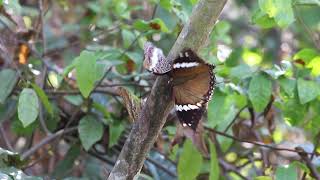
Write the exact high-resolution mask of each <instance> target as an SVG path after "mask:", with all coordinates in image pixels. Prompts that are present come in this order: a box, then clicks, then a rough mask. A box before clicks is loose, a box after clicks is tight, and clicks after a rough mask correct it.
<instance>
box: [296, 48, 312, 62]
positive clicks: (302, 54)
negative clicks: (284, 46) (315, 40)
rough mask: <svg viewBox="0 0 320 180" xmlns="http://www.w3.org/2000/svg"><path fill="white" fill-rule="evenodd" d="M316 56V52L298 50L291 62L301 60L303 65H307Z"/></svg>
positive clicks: (306, 49)
mask: <svg viewBox="0 0 320 180" xmlns="http://www.w3.org/2000/svg"><path fill="white" fill-rule="evenodd" d="M317 54H318V53H317V51H316V50H314V49H308V48H305V49H302V50H300V51H299V52H298V53H297V54H295V55H294V56H293V60H298V59H301V60H303V61H304V62H305V63H309V62H310V61H311V59H313V58H315V57H316V56H317Z"/></svg>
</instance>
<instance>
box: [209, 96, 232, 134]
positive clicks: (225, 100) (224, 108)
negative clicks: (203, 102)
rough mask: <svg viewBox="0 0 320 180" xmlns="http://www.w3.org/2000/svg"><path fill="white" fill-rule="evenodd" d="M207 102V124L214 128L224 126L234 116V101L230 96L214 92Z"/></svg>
mask: <svg viewBox="0 0 320 180" xmlns="http://www.w3.org/2000/svg"><path fill="white" fill-rule="evenodd" d="M212 99H214V100H212V101H210V102H209V107H208V123H209V126H210V127H212V128H214V127H215V126H217V125H219V124H224V123H226V122H228V121H229V120H230V119H233V118H234V116H235V115H236V111H237V110H236V108H235V105H234V103H235V101H234V99H233V97H232V96H227V95H225V94H223V93H221V92H220V91H216V92H215V93H214V95H213V97H212Z"/></svg>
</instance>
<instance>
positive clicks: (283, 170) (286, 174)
mask: <svg viewBox="0 0 320 180" xmlns="http://www.w3.org/2000/svg"><path fill="white" fill-rule="evenodd" d="M275 179H276V180H287V179H298V174H297V170H296V167H295V166H293V165H292V164H290V165H289V166H288V167H284V166H279V167H278V168H277V170H276V178H275Z"/></svg>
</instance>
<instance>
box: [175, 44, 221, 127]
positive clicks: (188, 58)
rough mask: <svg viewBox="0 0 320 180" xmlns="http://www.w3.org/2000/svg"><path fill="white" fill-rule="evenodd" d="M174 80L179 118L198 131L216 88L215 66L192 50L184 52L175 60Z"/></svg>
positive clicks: (184, 123)
mask: <svg viewBox="0 0 320 180" xmlns="http://www.w3.org/2000/svg"><path fill="white" fill-rule="evenodd" d="M172 79H173V85H174V86H173V94H174V98H175V108H176V112H177V115H178V118H179V120H180V122H181V123H182V125H183V126H189V127H191V128H192V129H193V130H196V128H197V125H198V123H199V121H200V120H201V117H202V115H203V113H204V112H205V110H206V108H207V103H208V101H209V100H210V98H211V95H212V91H213V88H214V83H215V82H214V81H215V79H214V74H213V66H212V65H210V64H207V63H205V62H204V61H203V60H202V59H201V58H199V57H198V56H197V55H196V54H195V53H193V52H192V51H191V50H186V51H182V52H181V53H180V55H179V57H178V58H176V59H175V60H174V63H173V70H172Z"/></svg>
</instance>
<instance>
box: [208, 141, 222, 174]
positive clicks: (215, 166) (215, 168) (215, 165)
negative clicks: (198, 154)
mask: <svg viewBox="0 0 320 180" xmlns="http://www.w3.org/2000/svg"><path fill="white" fill-rule="evenodd" d="M210 158H211V159H210V166H211V167H210V176H209V179H210V180H219V177H220V167H219V160H218V157H217V152H216V147H215V145H214V144H213V143H212V142H211V141H210Z"/></svg>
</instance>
